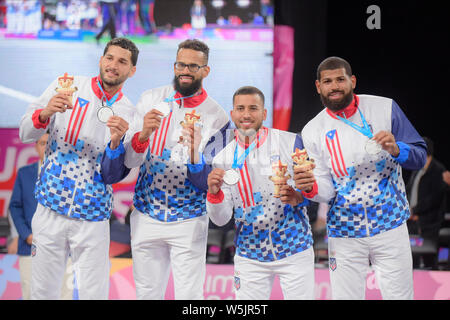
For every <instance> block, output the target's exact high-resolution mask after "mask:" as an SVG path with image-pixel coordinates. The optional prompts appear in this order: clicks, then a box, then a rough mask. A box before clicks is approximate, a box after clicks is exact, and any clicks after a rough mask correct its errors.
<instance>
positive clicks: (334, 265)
mask: <svg viewBox="0 0 450 320" xmlns="http://www.w3.org/2000/svg"><path fill="white" fill-rule="evenodd" d="M336 268H337V263H336V258H330V269H331V271H334V270H336Z"/></svg>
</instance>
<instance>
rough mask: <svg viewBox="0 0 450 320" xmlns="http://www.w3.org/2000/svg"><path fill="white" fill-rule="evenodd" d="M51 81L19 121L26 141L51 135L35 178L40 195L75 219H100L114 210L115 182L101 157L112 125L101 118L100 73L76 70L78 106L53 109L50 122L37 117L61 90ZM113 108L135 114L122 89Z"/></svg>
mask: <svg viewBox="0 0 450 320" xmlns="http://www.w3.org/2000/svg"><path fill="white" fill-rule="evenodd" d="M57 87H58V81H57V80H55V81H53V82H52V83H51V84H50V86H49V87H48V88H47V89H46V90H45V91H44V93H43V94H42V95H41V96H40V97H39V98H38V99H37V100H36V101H34V102H33V103H31V104H30V106H29V107H28V109H27V112H26V114H25V115H24V116H23V117H22V119H21V122H20V129H19V134H20V138H21V140H22V141H23V142H25V143H28V142H32V141H37V140H38V139H39V138H40V137H41V136H42V135H43V134H44V133H45V132H46V131H47V130H48V131H49V133H50V134H49V139H48V143H47V148H46V151H45V161H44V163H43V166H42V168H41V173H40V176H39V177H38V181H37V183H36V189H35V192H36V199H37V201H38V202H39V203H40V204H42V205H43V206H44V207H47V208H50V209H51V210H53V211H55V212H57V213H59V214H62V215H65V216H68V217H70V218H74V219H81V220H87V221H102V220H106V219H109V217H110V216H111V212H112V203H113V199H112V197H113V194H112V187H111V185H108V184H106V183H105V181H104V180H103V177H102V173H101V160H102V157H103V152H104V151H105V148H106V145H107V143H108V141H109V140H110V137H111V135H110V131H109V128H108V127H107V126H106V124H105V123H102V122H100V121H99V119H98V118H97V111H98V110H99V109H100V108H101V107H102V104H101V99H102V97H103V94H102V92H101V91H100V89H99V88H98V86H97V77H93V78H88V77H82V76H75V77H74V82H73V87H77V89H78V90H77V91H75V93H74V94H73V99H72V103H73V106H74V108H73V109H71V110H70V109H68V110H66V112H64V113H59V112H57V113H55V114H54V115H53V116H52V117H51V118H50V119H49V121H48V122H47V123H45V124H42V123H40V122H39V113H40V110H42V109H43V108H45V106H47V103H48V102H49V100H50V99H51V98H52V97H53V96H54V95H55V94H56V93H57V92H56V91H55V88H57ZM112 109H113V111H114V113H115V114H116V115H118V116H120V117H122V118H123V119H125V120H126V121H127V122H130V121H131V120H132V119H133V115H134V112H135V109H134V107H133V105H132V103H131V102H130V101H129V100H128V99H127V98H126V97H125V96H124V95H123V94H122V92H121V91H119V95H118V98H117V100H116V102H115V103H114V104H113V105H112Z"/></svg>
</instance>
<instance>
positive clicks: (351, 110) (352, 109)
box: [326, 94, 359, 119]
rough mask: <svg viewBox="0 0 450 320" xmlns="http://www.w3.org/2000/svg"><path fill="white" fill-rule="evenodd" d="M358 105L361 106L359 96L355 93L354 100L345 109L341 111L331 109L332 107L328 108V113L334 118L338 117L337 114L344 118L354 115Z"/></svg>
mask: <svg viewBox="0 0 450 320" xmlns="http://www.w3.org/2000/svg"><path fill="white" fill-rule="evenodd" d="M358 106H359V98H358V96H357V95H356V94H354V95H353V100H352V102H350V104H349V105H348V106H347V107H345V108H344V109H341V110H339V111H336V112H334V111H331V110H330V109H328V108H327V109H326V110H327V112H328V114H329V115H330V116H331V117H333V118H334V119H337V117H336V115H338V116H340V117H342V118H350V117H351V116H353V115H354V114H355V113H356V111H357V110H358Z"/></svg>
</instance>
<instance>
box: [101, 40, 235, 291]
mask: <svg viewBox="0 0 450 320" xmlns="http://www.w3.org/2000/svg"><path fill="white" fill-rule="evenodd" d="M208 57H209V48H208V46H207V45H206V44H205V43H203V42H201V41H199V40H196V39H193V40H186V41H183V42H182V43H180V44H179V46H178V51H177V56H176V61H175V63H174V73H175V76H174V80H173V84H171V85H166V86H163V87H159V88H155V89H150V90H147V91H145V92H144V93H143V94H142V96H141V98H140V100H139V102H138V104H137V106H136V108H137V114H136V119H135V121H134V122H133V125H132V129H131V130H130V131H131V132H132V134H131V135H130V137H131V138H132V139H131V143H130V144H129V145H128V147H127V148H126V149H124V150H123V151H117V156H114V157H109V153H106V154H105V157H104V159H103V162H102V168H103V169H102V170H103V172H104V174H105V175H106V176H109V177H110V178H108V181H110V182H117V181H120V180H121V179H122V178H123V177H124V176H125V175H126V174H127V172H128V171H129V170H130V168H133V167H139V166H140V170H139V176H138V179H137V182H136V187H135V195H134V206H135V210H134V211H133V212H132V214H131V218H130V226H131V248H132V257H133V276H134V281H135V284H136V295H137V298H138V299H164V294H165V291H166V286H167V283H168V280H169V275H170V269H171V268H170V266H171V267H172V274H173V279H174V286H175V299H203V283H204V280H205V275H206V265H205V264H206V240H207V231H208V217H207V216H206V203H205V202H206V188H207V187H206V185H207V184H206V177H207V174H208V172H209V170H210V165H209V164H208V162H207V160H205V158H206V157H204V155H203V151H204V150H205V148H206V146H207V145H208V144H209V143H214V141H215V139H216V138H217V141H219V143H218V147H219V148H220V147H221V146H222V143H221V142H220V140H221V139H222V137H223V136H225V131H226V129H227V128H228V126H229V120H228V117H227V115H226V113H225V111H224V110H223V109H222V107H220V106H219V104H218V103H217V102H216V101H214V100H213V99H212V98H211V97H210V96H209V95H208V94H207V92H206V90H205V88H204V87H203V85H202V84H203V79H204V78H206V77H207V76H208V74H209V72H210V67H209V65H208ZM113 151H114V152H116V151H115V150H113ZM213 153H214V152H213Z"/></svg>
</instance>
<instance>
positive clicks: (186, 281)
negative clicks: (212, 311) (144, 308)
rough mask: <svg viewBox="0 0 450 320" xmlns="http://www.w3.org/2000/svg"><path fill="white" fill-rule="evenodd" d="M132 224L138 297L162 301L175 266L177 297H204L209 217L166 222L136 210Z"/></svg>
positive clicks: (186, 298) (132, 246)
mask: <svg viewBox="0 0 450 320" xmlns="http://www.w3.org/2000/svg"><path fill="white" fill-rule="evenodd" d="M130 226H131V250H132V257H133V276H134V282H135V285H136V297H137V299H141V300H143V299H152V300H163V299H164V295H165V292H166V287H167V283H168V281H169V276H170V270H171V268H170V267H171V266H172V275H173V281H174V287H175V299H181V300H202V299H203V298H204V296H203V285H204V282H205V276H206V240H207V235H208V217H207V216H202V217H198V218H193V219H188V220H185V221H181V222H169V223H167V222H160V221H158V220H156V219H153V218H151V217H149V216H147V215H145V214H143V213H141V212H139V211H138V210H134V211H133V212H132V214H131V217H130Z"/></svg>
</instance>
